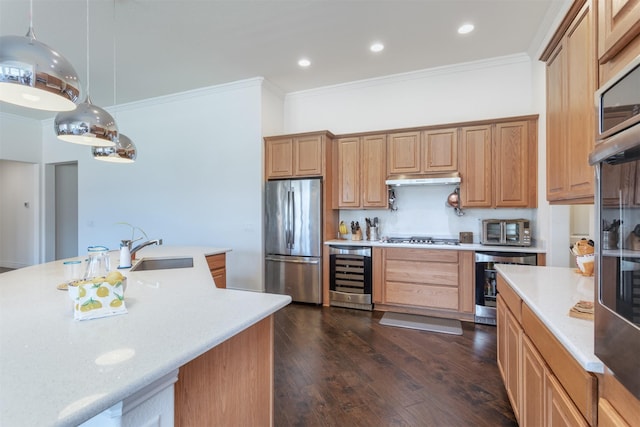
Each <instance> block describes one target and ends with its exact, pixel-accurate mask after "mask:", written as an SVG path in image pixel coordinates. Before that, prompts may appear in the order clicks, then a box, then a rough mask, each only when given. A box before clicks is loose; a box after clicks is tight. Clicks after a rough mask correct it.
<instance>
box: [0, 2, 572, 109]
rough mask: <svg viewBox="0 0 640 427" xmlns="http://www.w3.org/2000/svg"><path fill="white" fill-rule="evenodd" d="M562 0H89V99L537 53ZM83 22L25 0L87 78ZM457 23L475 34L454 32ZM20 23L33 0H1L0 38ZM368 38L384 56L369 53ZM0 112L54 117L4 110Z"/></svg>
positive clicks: (332, 78) (73, 9)
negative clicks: (307, 63) (302, 64)
mask: <svg viewBox="0 0 640 427" xmlns="http://www.w3.org/2000/svg"><path fill="white" fill-rule="evenodd" d="M570 3H571V1H570V0H413V1H409V0H386V1H382V0H226V1H224V0H90V2H89V35H88V38H89V42H90V43H89V45H90V51H89V60H90V66H89V70H90V75H89V77H90V79H89V83H90V89H89V92H90V95H91V98H92V100H93V103H94V104H96V105H99V106H102V107H108V106H110V105H113V104H114V103H117V104H122V103H126V102H131V101H137V100H141V99H147V98H152V97H156V96H161V95H167V94H171V93H176V92H181V91H185V90H190V89H195V88H199V87H205V86H211V85H216V84H221V83H227V82H232V81H236V80H241V79H246V78H251V77H256V76H263V77H265V78H266V79H267V80H269V81H270V82H271V83H273V84H274V85H276V86H277V87H279V88H280V89H281V90H282V91H283V92H284V93H288V92H294V91H300V90H304V89H310V88H316V87H321V86H326V85H334V84H337V83H343V82H348V81H355V80H361V79H368V78H373V77H379V76H384V75H389V74H396V73H402V72H408V71H415V70H420V69H426V68H433V67H438V66H443V65H450V64H457V63H463V62H469V61H476V60H480V59H485V58H492V57H498V56H504V55H511V54H516V53H523V52H524V53H527V54H529V55H530V56H532V57H534V55H537V54H538V53H539V52H538V49H539V46H540V44H541V42H542V41H543V38H544V36H545V35H546V34H547V33H548V30H549V27H550V26H551V25H552V24H554V22H557V21H556V20H557V17H558V16H559V15H560V14H563V13H564V12H565V11H566V9H567V8H568V5H569V4H570ZM86 17H87V1H86V0H33V27H34V30H35V34H36V37H37V39H38V40H39V41H41V42H43V43H45V44H48V45H49V46H51V47H53V48H55V49H56V50H58V51H59V52H60V53H61V54H62V55H63V56H65V57H66V58H67V59H69V61H71V63H72V64H73V65H74V67H75V68H76V71H77V72H78V74H79V75H80V77H81V78H82V79H83V82H87V54H86V52H87V18H86ZM465 22H472V23H474V24H475V27H476V29H475V31H474V32H473V33H471V34H469V35H466V36H460V35H459V34H457V32H456V29H457V27H458V26H459V25H461V24H462V23H465ZM28 26H29V0H0V35H9V34H11V35H24V34H26V32H27V29H28ZM373 41H381V42H383V43H384V44H385V46H386V47H385V49H384V51H382V52H381V53H378V54H373V53H371V52H370V51H369V50H368V46H369V45H370V44H371V42H373ZM114 46H115V49H114ZM114 51H115V55H114ZM303 56H304V57H308V58H309V59H310V60H311V61H312V65H311V67H309V68H308V69H301V68H299V67H298V66H297V60H298V59H299V58H301V57H303ZM535 59H537V58H535ZM114 60H115V64H116V66H115V70H116V72H115V73H114ZM114 75H115V87H116V90H115V91H114ZM0 112H10V113H14V114H21V115H25V116H29V117H34V118H47V117H53V116H54V115H55V113H42V112H33V111H30V110H27V109H24V108H20V107H13V106H9V105H7V104H2V103H0Z"/></svg>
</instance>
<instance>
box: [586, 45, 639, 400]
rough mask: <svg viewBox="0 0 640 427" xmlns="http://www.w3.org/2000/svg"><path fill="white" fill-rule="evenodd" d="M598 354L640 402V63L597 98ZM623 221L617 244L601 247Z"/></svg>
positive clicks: (592, 157)
mask: <svg viewBox="0 0 640 427" xmlns="http://www.w3.org/2000/svg"><path fill="white" fill-rule="evenodd" d="M596 107H597V112H598V120H597V122H598V129H597V134H598V140H597V141H596V142H597V143H596V147H595V149H594V151H593V152H592V153H591V155H590V157H589V161H590V163H591V164H592V165H593V166H595V169H596V192H595V204H596V221H597V224H596V225H597V230H598V235H599V238H598V239H597V240H596V275H595V276H596V285H597V286H596V298H595V301H596V304H595V353H596V356H598V358H600V360H602V361H603V362H604V364H605V365H606V366H607V367H608V368H609V369H610V370H611V371H612V372H613V374H614V375H615V377H616V378H617V379H618V380H619V381H620V382H621V383H622V384H623V385H624V386H625V387H626V388H627V389H628V390H629V391H630V392H631V393H633V394H634V395H635V396H636V397H637V398H640V57H638V58H636V59H635V60H634V61H633V62H632V63H631V64H630V65H629V66H627V67H626V68H625V69H624V70H622V72H620V73H619V74H618V75H617V76H615V77H614V78H613V79H612V80H611V81H610V82H608V83H607V84H605V85H604V86H602V87H601V88H600V89H599V90H598V91H597V92H596ZM614 221H621V224H620V226H619V228H618V229H617V232H618V238H617V242H618V243H617V244H615V245H612V244H606V245H603V244H601V243H602V242H603V241H604V240H603V236H604V235H605V234H607V237H608V240H607V242H611V241H612V240H611V238H610V236H608V234H610V233H611V231H610V230H607V229H608V228H609V225H610V224H612V223H613V222H614Z"/></svg>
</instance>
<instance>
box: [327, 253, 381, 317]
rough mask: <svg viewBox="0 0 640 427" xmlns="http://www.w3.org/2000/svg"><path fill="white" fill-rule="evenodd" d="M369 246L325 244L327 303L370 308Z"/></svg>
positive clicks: (371, 304)
mask: <svg viewBox="0 0 640 427" xmlns="http://www.w3.org/2000/svg"><path fill="white" fill-rule="evenodd" d="M372 286H373V281H372V271H371V247H369V246H367V247H362V246H333V245H332V246H330V247H329V305H332V306H337V307H347V308H356V309H359V310H369V311H371V310H373V301H372Z"/></svg>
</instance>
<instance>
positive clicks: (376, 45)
mask: <svg viewBox="0 0 640 427" xmlns="http://www.w3.org/2000/svg"><path fill="white" fill-rule="evenodd" d="M383 49H384V45H383V44H382V43H373V44H372V45H371V46H369V50H371V52H381V51H382V50H383Z"/></svg>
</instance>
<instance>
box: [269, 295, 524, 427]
mask: <svg viewBox="0 0 640 427" xmlns="http://www.w3.org/2000/svg"><path fill="white" fill-rule="evenodd" d="M382 314H383V313H381V312H373V313H372V312H366V311H360V310H351V309H343V308H337V307H324V308H321V307H316V306H311V305H304V304H291V305H289V306H287V307H285V308H284V309H283V310H281V311H279V312H277V313H276V314H275V328H274V336H275V350H274V353H275V379H274V382H275V399H274V400H275V402H274V425H275V426H276V427H286V426H368V427H372V426H447V427H454V426H516V425H517V424H516V422H515V418H514V415H513V411H512V410H511V405H510V404H509V401H508V398H507V395H506V392H505V391H504V387H503V384H502V381H501V379H500V374H499V373H498V367H497V365H496V329H495V327H493V326H486V325H475V324H470V323H465V322H463V335H461V336H456V335H447V334H440V333H434V332H425V331H417V330H411V329H403V328H396V327H390V326H382V325H380V324H379V323H378V321H379V319H380V317H382Z"/></svg>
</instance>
